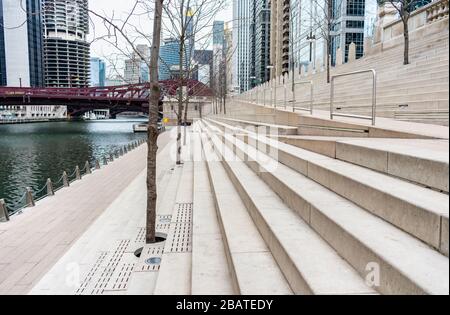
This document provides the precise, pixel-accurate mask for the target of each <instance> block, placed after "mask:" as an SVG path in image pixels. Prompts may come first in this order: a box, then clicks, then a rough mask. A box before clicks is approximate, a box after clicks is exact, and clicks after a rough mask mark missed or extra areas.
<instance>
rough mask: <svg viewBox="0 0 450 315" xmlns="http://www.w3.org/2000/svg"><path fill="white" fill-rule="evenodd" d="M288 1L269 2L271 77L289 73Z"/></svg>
mask: <svg viewBox="0 0 450 315" xmlns="http://www.w3.org/2000/svg"><path fill="white" fill-rule="evenodd" d="M290 6H291V3H290V0H270V10H271V14H270V19H271V20H270V24H271V29H270V61H271V63H272V65H273V71H272V74H271V77H272V78H274V77H278V76H281V75H283V74H285V73H287V72H288V71H289V60H290V58H289V52H290V23H291V22H290Z"/></svg>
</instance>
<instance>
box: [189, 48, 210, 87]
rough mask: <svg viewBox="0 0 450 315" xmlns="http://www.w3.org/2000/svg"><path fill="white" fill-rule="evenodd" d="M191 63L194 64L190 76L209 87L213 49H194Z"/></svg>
mask: <svg viewBox="0 0 450 315" xmlns="http://www.w3.org/2000/svg"><path fill="white" fill-rule="evenodd" d="M193 63H194V66H195V68H196V69H195V70H194V74H193V76H192V78H193V79H194V80H197V81H200V82H202V83H203V84H205V85H207V86H208V87H211V85H212V82H211V81H212V78H213V76H214V72H213V51H212V50H195V51H194V58H193Z"/></svg>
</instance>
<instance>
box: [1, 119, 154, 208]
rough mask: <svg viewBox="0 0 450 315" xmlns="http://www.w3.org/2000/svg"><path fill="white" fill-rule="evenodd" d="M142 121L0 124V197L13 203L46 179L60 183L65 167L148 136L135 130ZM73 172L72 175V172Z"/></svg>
mask: <svg viewBox="0 0 450 315" xmlns="http://www.w3.org/2000/svg"><path fill="white" fill-rule="evenodd" d="M142 121H143V120H119V119H117V120H104V121H85V122H83V121H77V122H50V123H31V124H20V125H0V199H1V198H4V199H5V200H6V202H7V203H13V202H15V201H16V200H18V199H20V197H21V196H22V195H23V194H24V191H25V187H31V188H32V189H33V190H34V191H37V190H38V189H39V188H41V187H43V186H44V185H45V183H46V181H47V178H51V179H52V181H53V182H57V181H58V180H59V179H60V178H61V175H62V172H63V171H64V170H66V171H67V173H73V170H74V169H75V167H76V165H79V166H80V168H83V167H84V164H85V162H86V161H90V162H91V163H93V161H94V160H95V159H96V158H101V157H102V156H104V155H106V154H109V153H110V152H112V151H113V150H116V149H118V148H120V147H123V146H124V145H126V144H128V143H130V142H131V141H134V140H138V139H142V138H144V137H146V134H145V133H137V134H135V133H134V132H133V124H136V123H139V122H142ZM69 175H70V174H69Z"/></svg>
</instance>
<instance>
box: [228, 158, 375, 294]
mask: <svg viewBox="0 0 450 315" xmlns="http://www.w3.org/2000/svg"><path fill="white" fill-rule="evenodd" d="M229 165H230V168H232V169H233V172H234V174H236V176H239V181H240V183H241V184H242V185H244V187H245V190H246V191H247V192H248V193H249V194H250V195H251V198H252V200H253V201H254V202H255V204H256V205H257V208H258V211H259V212H260V213H261V215H262V216H263V217H264V219H265V221H266V222H267V224H268V225H269V228H270V229H271V230H272V231H273V233H274V235H275V237H276V238H277V239H278V242H280V243H281V244H282V245H281V246H283V247H284V248H285V250H286V251H287V252H288V254H289V255H290V257H291V259H292V260H293V261H294V263H295V266H296V268H297V269H298V270H299V271H300V273H301V274H302V275H303V277H304V279H305V281H306V282H307V283H308V285H309V286H310V288H311V290H312V291H313V292H314V293H315V294H374V293H375V291H373V290H372V289H370V288H368V287H367V286H366V285H365V283H364V281H363V280H362V279H361V278H360V277H359V275H358V274H357V273H356V271H355V270H354V269H353V268H351V266H349V265H348V263H347V262H345V261H344V260H343V259H342V258H341V257H340V256H339V255H338V254H337V253H336V252H335V251H334V250H333V249H332V248H331V247H330V246H329V245H328V244H327V243H326V242H325V241H323V240H322V239H321V238H320V237H319V236H318V235H317V234H316V233H315V232H314V231H313V230H312V229H311V228H310V227H309V226H308V225H307V224H306V223H305V222H304V221H303V220H302V219H301V218H300V217H298V216H297V215H296V214H295V213H294V212H293V211H292V210H291V209H289V208H288V207H287V206H286V205H285V204H284V203H283V202H282V201H281V199H279V197H278V196H277V195H276V194H275V193H274V192H273V191H272V190H271V189H270V188H269V187H268V186H267V185H266V184H265V183H264V182H263V181H262V180H261V179H259V178H258V176H256V175H255V174H254V173H253V172H252V171H251V170H250V169H249V168H248V167H247V166H246V165H245V164H244V163H243V162H231V163H230V164H229Z"/></svg>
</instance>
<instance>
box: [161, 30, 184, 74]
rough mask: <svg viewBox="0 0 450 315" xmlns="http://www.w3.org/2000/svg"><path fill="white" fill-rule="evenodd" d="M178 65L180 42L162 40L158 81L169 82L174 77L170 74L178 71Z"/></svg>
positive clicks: (172, 39) (170, 39) (167, 39)
mask: <svg viewBox="0 0 450 315" xmlns="http://www.w3.org/2000/svg"><path fill="white" fill-rule="evenodd" d="M179 64H180V40H179V39H176V38H166V39H164V41H163V45H162V46H161V48H160V50H159V69H158V71H159V79H160V80H170V79H171V78H172V77H173V75H174V74H173V73H172V72H176V71H179V69H178V68H179ZM185 66H186V65H185V64H184V67H185ZM175 68H177V69H178V70H177V69H175Z"/></svg>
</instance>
